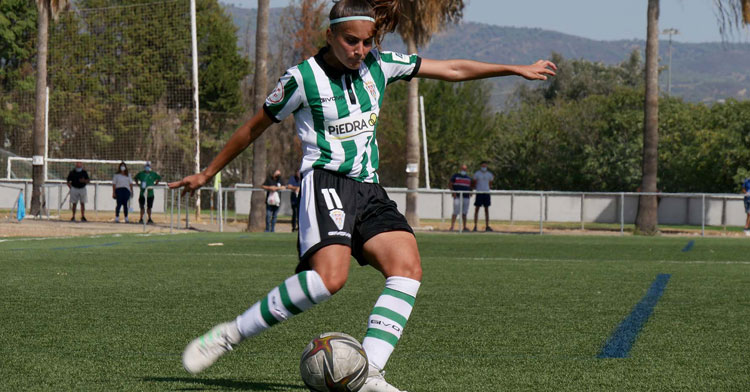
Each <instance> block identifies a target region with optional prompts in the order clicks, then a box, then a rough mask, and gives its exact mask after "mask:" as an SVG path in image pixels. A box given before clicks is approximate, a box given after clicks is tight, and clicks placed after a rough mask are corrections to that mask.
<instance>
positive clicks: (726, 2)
mask: <svg viewBox="0 0 750 392" xmlns="http://www.w3.org/2000/svg"><path fill="white" fill-rule="evenodd" d="M714 4H715V5H716V9H717V11H718V12H716V17H717V19H718V21H719V31H720V32H721V35H722V36H726V35H728V34H729V32H731V31H732V30H734V29H738V28H739V27H740V26H741V25H743V24H745V25H750V0H714Z"/></svg>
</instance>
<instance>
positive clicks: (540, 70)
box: [520, 60, 557, 80]
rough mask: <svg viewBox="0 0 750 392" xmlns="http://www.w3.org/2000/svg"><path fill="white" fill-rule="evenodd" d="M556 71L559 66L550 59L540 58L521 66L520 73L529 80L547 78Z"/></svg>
mask: <svg viewBox="0 0 750 392" xmlns="http://www.w3.org/2000/svg"><path fill="white" fill-rule="evenodd" d="M555 71H557V66H556V65H555V63H553V62H551V61H549V60H539V61H537V62H536V63H534V64H531V65H524V66H521V67H520V75H521V76H523V77H524V78H525V79H528V80H547V75H549V76H555Z"/></svg>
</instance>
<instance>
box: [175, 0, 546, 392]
mask: <svg viewBox="0 0 750 392" xmlns="http://www.w3.org/2000/svg"><path fill="white" fill-rule="evenodd" d="M397 10H398V0H341V1H339V2H337V3H336V4H335V5H334V6H333V8H332V9H331V12H330V15H329V16H330V27H329V29H328V30H327V32H326V39H327V43H328V45H327V46H326V47H324V48H323V49H321V50H320V52H319V53H318V54H317V55H315V56H314V57H311V58H309V59H307V60H305V61H303V62H302V63H300V64H299V65H297V66H294V67H292V68H289V69H288V70H287V71H286V73H285V74H284V76H282V77H281V79H280V80H279V82H278V84H277V85H276V88H275V89H274V90H273V92H272V93H271V94H270V95H269V96H268V98H267V99H266V102H265V104H264V106H263V110H260V111H259V112H258V113H257V114H256V115H255V116H254V117H253V118H252V119H250V120H249V121H247V122H246V123H245V124H243V125H242V126H241V127H240V128H239V129H238V130H237V131H235V133H234V135H232V137H231V139H230V140H229V141H228V142H227V144H226V146H224V148H223V149H222V150H221V152H220V153H219V155H218V156H217V157H216V158H215V159H214V160H213V161H212V162H211V164H210V165H209V166H208V167H207V168H206V169H205V170H203V171H202V172H200V173H198V174H194V175H192V176H188V177H185V178H184V179H182V180H181V181H178V182H175V183H171V184H169V186H170V187H171V188H178V187H184V190H183V192H187V191H193V190H195V189H198V188H199V187H201V186H202V185H203V184H205V183H206V182H207V181H208V180H209V179H210V178H211V177H213V176H214V175H215V174H216V173H217V172H218V171H220V170H221V169H222V168H223V167H224V166H225V165H226V164H227V163H229V162H230V161H231V160H232V159H234V158H235V157H236V156H237V155H239V154H240V153H241V152H242V151H243V150H244V149H245V148H247V147H248V146H249V145H250V143H252V142H253V140H255V139H256V138H257V137H258V136H260V134H261V133H263V131H264V130H265V129H266V128H268V127H269V126H270V125H271V124H272V123H274V122H279V121H281V120H282V119H284V118H285V117H287V116H288V115H290V114H294V118H295V122H296V128H297V133H298V135H299V137H300V139H301V141H302V146H303V151H304V154H303V155H304V156H303V158H302V165H301V168H300V171H301V172H302V184H301V191H300V210H299V234H298V247H299V258H300V262H299V265H298V266H297V270H296V273H297V274H296V275H294V276H291V277H290V278H288V279H286V280H285V281H284V282H283V283H282V284H281V285H279V286H278V287H276V288H274V289H273V290H271V291H270V292H269V293H268V295H267V296H266V297H264V298H263V299H261V300H260V301H258V302H257V303H255V304H254V305H252V306H251V307H250V308H249V309H248V310H247V311H245V312H244V313H243V314H241V315H239V316H238V317H237V318H236V319H235V320H231V321H228V322H225V323H222V324H219V325H217V326H215V327H214V328H213V329H211V330H210V331H209V332H208V333H206V334H205V335H203V336H201V337H199V338H197V339H195V340H193V341H192V342H191V343H190V344H189V345H188V346H187V348H186V349H185V352H184V354H183V365H184V367H185V369H186V370H187V371H189V372H191V373H198V372H200V371H202V370H204V369H205V368H207V367H208V366H210V365H211V364H213V363H214V362H215V361H216V360H217V359H218V358H219V357H220V356H221V355H222V354H224V353H225V352H227V351H229V350H231V349H232V346H233V345H236V344H238V343H240V342H241V341H242V340H244V339H247V338H250V337H252V336H255V335H257V334H259V333H260V332H262V331H264V330H266V329H268V328H269V327H271V326H273V325H275V324H277V323H278V322H280V321H284V320H286V319H288V318H290V317H292V316H294V315H296V314H299V313H301V312H303V311H305V310H307V309H309V308H311V307H312V306H313V305H315V304H318V303H321V302H323V301H325V300H327V299H328V298H330V297H331V296H332V295H333V294H335V293H336V292H337V291H339V290H340V289H341V288H342V287H343V286H344V283H345V282H346V280H347V277H348V273H349V260H350V257H351V256H354V257H355V258H356V259H357V261H358V262H359V263H360V264H361V265H367V264H369V265H371V266H373V267H374V268H376V269H377V270H378V271H380V272H381V273H382V274H383V275H384V276H385V278H386V281H385V289H384V291H383V292H382V294H381V296H380V297H379V299H378V300H377V302H376V303H375V307H374V309H373V311H372V314H371V315H370V317H369V319H368V324H367V332H366V335H365V338H364V340H363V342H362V345H363V346H364V349H365V351H366V353H367V357H368V359H369V362H370V372H369V374H368V378H367V381H366V383H365V385H364V387H363V388H362V389H361V391H364V392H368V391H384V392H397V391H399V389H397V388H395V387H393V386H392V385H390V384H389V383H387V382H386V381H385V379H384V378H383V371H382V369H383V367H384V366H385V364H386V362H387V361H388V358H389V356H390V355H391V353H392V352H393V349H394V347H395V345H396V343H397V342H398V340H399V338H400V337H401V333H402V331H403V328H404V326H405V324H406V321H407V319H408V318H409V315H410V314H411V311H412V306H413V305H414V299H415V297H416V295H417V290H418V289H419V285H420V280H421V278H422V268H421V262H420V258H419V251H418V250H417V242H416V240H415V238H414V234H413V232H412V229H411V227H409V225H408V224H407V222H406V219H405V218H404V216H403V215H401V214H400V213H399V212H398V210H397V208H396V204H395V203H394V202H393V201H391V200H390V199H389V198H388V195H387V194H386V192H385V191H384V190H383V188H382V187H381V186H380V185H379V184H378V174H377V169H378V144H377V142H376V139H375V135H376V131H377V123H378V113H379V110H380V108H381V107H382V102H383V96H384V93H385V88H386V86H387V85H388V84H390V83H393V82H395V81H398V80H410V79H411V78H413V77H415V76H416V77H424V78H431V79H441V80H448V81H464V80H472V79H480V78H489V77H495V76H506V75H518V76H522V77H524V78H526V79H530V80H546V79H547V75H555V73H554V70H555V69H556V67H555V65H554V64H553V63H551V62H549V61H544V60H539V61H537V62H536V63H534V64H532V65H501V64H489V63H480V62H476V61H470V60H428V59H422V58H420V57H419V56H417V55H403V54H398V53H391V52H381V51H379V50H378V49H377V48H376V47H374V44H377V45H379V43H380V41H381V40H382V38H383V35H384V34H385V33H387V32H391V31H393V30H394V29H395V27H396V25H397V22H398V21H397V15H398V14H397Z"/></svg>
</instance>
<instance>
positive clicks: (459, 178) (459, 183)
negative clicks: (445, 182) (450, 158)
mask: <svg viewBox="0 0 750 392" xmlns="http://www.w3.org/2000/svg"><path fill="white" fill-rule="evenodd" d="M466 170H468V168H467V167H466V165H461V170H460V171H459V172H458V173H456V174H454V175H453V176H452V177H451V182H450V184H449V187H450V189H451V190H453V191H463V192H464V193H463V197H461V196H460V194H459V193H457V192H456V193H453V215H451V229H450V230H451V231H453V227H454V226H455V225H456V216H457V215H458V214H459V212H460V213H461V219H462V220H463V223H462V224H463V226H464V230H469V229H468V227H466V214H468V212H469V202H470V201H471V193H470V192H471V177H470V176H469V175H468V174H467V173H466Z"/></svg>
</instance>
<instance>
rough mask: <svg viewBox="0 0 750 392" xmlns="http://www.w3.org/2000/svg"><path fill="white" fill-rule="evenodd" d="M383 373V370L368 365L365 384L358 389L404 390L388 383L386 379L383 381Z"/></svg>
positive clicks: (366, 391)
mask: <svg viewBox="0 0 750 392" xmlns="http://www.w3.org/2000/svg"><path fill="white" fill-rule="evenodd" d="M384 375H385V372H384V371H382V370H380V369H378V368H376V367H375V366H372V365H370V370H369V372H368V373H367V380H365V385H363V386H362V389H360V390H359V392H406V391H402V390H400V389H398V388H396V387H394V386H393V385H391V384H389V383H388V381H385V377H384Z"/></svg>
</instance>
